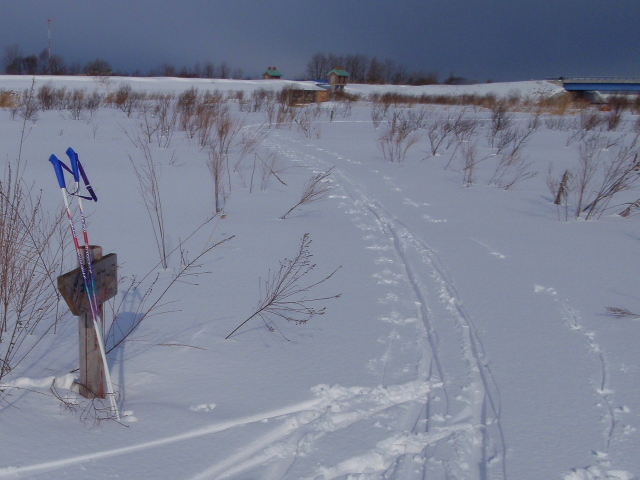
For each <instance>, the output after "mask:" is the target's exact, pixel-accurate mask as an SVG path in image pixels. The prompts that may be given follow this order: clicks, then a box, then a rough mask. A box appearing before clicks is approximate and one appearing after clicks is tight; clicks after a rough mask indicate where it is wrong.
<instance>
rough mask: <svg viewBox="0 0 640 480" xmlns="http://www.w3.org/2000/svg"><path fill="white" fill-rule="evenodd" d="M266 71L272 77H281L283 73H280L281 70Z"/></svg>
mask: <svg viewBox="0 0 640 480" xmlns="http://www.w3.org/2000/svg"><path fill="white" fill-rule="evenodd" d="M264 73H266V74H267V75H269V76H270V77H281V76H282V74H281V73H280V70H267V71H266V72H264ZM264 73H263V75H264Z"/></svg>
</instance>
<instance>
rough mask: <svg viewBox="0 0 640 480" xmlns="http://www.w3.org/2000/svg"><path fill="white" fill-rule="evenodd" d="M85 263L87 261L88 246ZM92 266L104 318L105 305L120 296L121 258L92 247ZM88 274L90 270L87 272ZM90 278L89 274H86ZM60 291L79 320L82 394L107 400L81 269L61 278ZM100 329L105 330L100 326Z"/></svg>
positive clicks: (80, 390) (83, 256)
mask: <svg viewBox="0 0 640 480" xmlns="http://www.w3.org/2000/svg"><path fill="white" fill-rule="evenodd" d="M80 248H81V250H82V252H81V253H82V260H83V262H84V261H85V260H86V256H85V253H84V247H80ZM89 254H90V255H91V266H92V270H93V279H94V283H95V289H96V296H97V302H98V310H99V311H98V314H99V316H100V319H102V318H103V317H102V316H103V307H102V305H103V303H104V302H106V301H107V300H108V299H110V298H113V297H114V296H115V295H116V294H117V290H118V279H117V276H118V275H117V263H118V260H117V256H116V254H115V253H110V254H108V255H106V256H104V257H103V256H102V247H100V246H97V245H91V246H89ZM85 271H86V270H85ZM86 274H87V276H88V275H89V272H88V271H86ZM58 290H59V291H60V293H61V294H62V297H63V298H64V299H65V301H66V302H67V305H68V306H69V309H70V310H71V313H72V314H73V315H75V316H77V317H78V336H79V345H80V378H79V379H78V385H79V387H80V389H79V393H80V395H82V396H83V397H86V398H105V396H106V395H105V385H104V383H105V382H104V380H105V371H104V363H103V361H102V355H101V353H100V345H99V344H98V336H97V334H96V329H95V326H94V323H93V314H92V312H91V305H90V303H89V299H88V297H87V293H86V290H85V286H84V279H83V278H82V272H81V270H80V267H79V266H78V268H76V269H75V270H73V271H71V272H68V273H65V274H64V275H61V276H59V277H58ZM99 328H103V325H100V326H99Z"/></svg>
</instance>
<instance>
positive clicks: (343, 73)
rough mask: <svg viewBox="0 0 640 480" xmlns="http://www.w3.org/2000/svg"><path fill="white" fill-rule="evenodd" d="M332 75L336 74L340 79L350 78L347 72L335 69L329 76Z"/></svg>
mask: <svg viewBox="0 0 640 480" xmlns="http://www.w3.org/2000/svg"><path fill="white" fill-rule="evenodd" d="M331 73H335V74H336V75H338V76H339V77H348V76H349V74H348V73H347V71H346V70H342V69H338V68H334V69H333V70H331V71H330V72H329V75H331Z"/></svg>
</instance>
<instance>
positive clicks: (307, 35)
mask: <svg viewBox="0 0 640 480" xmlns="http://www.w3.org/2000/svg"><path fill="white" fill-rule="evenodd" d="M4 3H5V4H4V5H3V8H2V10H3V14H2V17H1V18H0V32H2V34H1V36H0V39H1V43H0V47H2V48H4V47H6V46H8V45H12V44H18V45H19V46H20V48H21V49H22V51H23V52H24V53H25V54H31V53H39V52H40V51H41V50H42V49H44V48H46V46H47V30H46V26H47V19H49V18H50V19H51V26H52V51H53V53H56V54H59V55H61V56H62V57H63V58H64V59H65V61H66V62H67V63H68V64H70V63H73V62H79V63H81V64H83V63H86V62H87V61H89V60H93V59H95V58H98V57H99V58H103V59H105V60H107V61H109V62H110V63H111V64H112V66H113V67H114V68H116V69H122V70H127V71H134V70H140V71H141V72H143V73H146V72H147V71H149V70H150V69H153V68H156V67H158V66H159V65H160V64H161V63H163V62H168V63H170V64H173V65H175V66H176V67H178V68H180V67H182V66H193V65H195V63H196V62H201V63H202V62H205V61H211V62H214V63H216V64H218V63H220V62H222V61H226V62H227V63H228V64H229V65H230V66H232V67H234V68H236V67H237V68H242V69H243V71H244V72H245V74H247V75H258V74H260V73H261V72H262V71H263V70H264V69H265V68H266V67H267V66H270V65H276V66H278V68H279V69H281V70H282V71H283V73H284V75H285V77H287V78H292V77H295V76H297V75H299V74H302V73H303V72H304V70H305V64H306V62H307V61H308V60H309V58H310V57H311V55H312V54H313V53H315V52H319V51H322V52H327V53H337V54H352V53H361V54H365V55H367V56H370V57H373V56H376V57H377V58H378V59H380V60H384V59H388V58H389V59H394V60H396V61H397V62H399V63H402V64H404V65H406V66H407V67H408V68H409V69H410V70H424V71H427V72H437V73H438V74H439V77H440V79H444V78H445V77H446V76H448V75H449V74H450V73H452V72H453V73H455V74H456V75H461V76H464V77H466V78H469V79H475V80H478V81H486V80H489V79H491V80H494V81H500V80H523V79H531V78H546V77H551V76H560V75H565V76H570V75H598V76H605V75H607V76H616V75H623V76H633V75H635V76H640V62H639V54H640V29H639V28H638V25H637V23H638V19H640V2H638V1H637V0H607V1H604V0H581V1H577V0H554V1H551V0H538V1H536V2H517V1H514V0H483V1H478V0H432V1H430V0H423V1H414V0H412V1H408V0H407V1H402V0H398V1H394V2H391V1H384V0H370V1H366V2H365V1H359V0H358V1H356V0H342V1H336V0H325V1H323V2H305V1H301V0H273V1H271V2H265V1H259V0H208V1H207V0H192V1H188V0H187V1H181V2H179V1H175V0H137V1H135V2H131V1H127V0H111V1H108V2H107V1H91V2H87V1H86V0H84V1H77V0H58V1H56V2H51V1H45V0H28V1H25V2H4Z"/></svg>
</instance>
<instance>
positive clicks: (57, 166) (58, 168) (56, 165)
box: [49, 155, 120, 421]
mask: <svg viewBox="0 0 640 480" xmlns="http://www.w3.org/2000/svg"><path fill="white" fill-rule="evenodd" d="M49 161H50V162H51V163H52V165H53V169H54V171H55V173H56V178H57V179H58V185H59V186H60V191H61V192H62V199H63V201H64V207H65V210H66V213H67V219H68V220H69V227H70V229H71V236H72V237H73V245H74V248H75V250H76V255H77V257H78V263H79V265H80V272H81V274H82V280H83V283H84V289H85V292H86V294H87V298H88V299H89V306H90V309H91V316H92V319H93V326H94V328H95V331H96V337H97V339H98V347H99V349H100V355H101V357H102V363H103V365H104V373H105V378H106V381H107V395H108V396H109V401H110V403H111V410H112V411H113V413H114V414H115V416H116V420H118V421H119V420H120V413H119V411H118V405H117V404H116V400H115V394H114V391H113V385H112V383H111V375H110V373H109V365H108V363H107V355H106V353H105V349H104V340H103V338H102V332H101V328H100V323H101V322H102V319H101V318H100V314H99V311H98V307H97V299H96V298H95V294H94V295H93V297H94V298H92V295H91V291H90V287H89V281H88V279H87V272H86V271H85V267H84V262H83V259H82V254H81V253H80V245H79V244H78V236H77V235H76V229H75V226H74V224H73V216H72V215H71V209H70V208H69V200H68V198H67V187H66V183H65V180H64V172H63V171H62V162H61V161H60V160H59V159H58V157H56V156H55V155H51V156H50V157H49ZM78 200H80V198H78ZM86 240H87V238H86V237H85V250H86V251H87V254H88V250H89V245H88V242H87V241H86ZM90 264H91V263H90V262H89V263H88V266H89V265H90ZM94 291H95V290H94Z"/></svg>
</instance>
